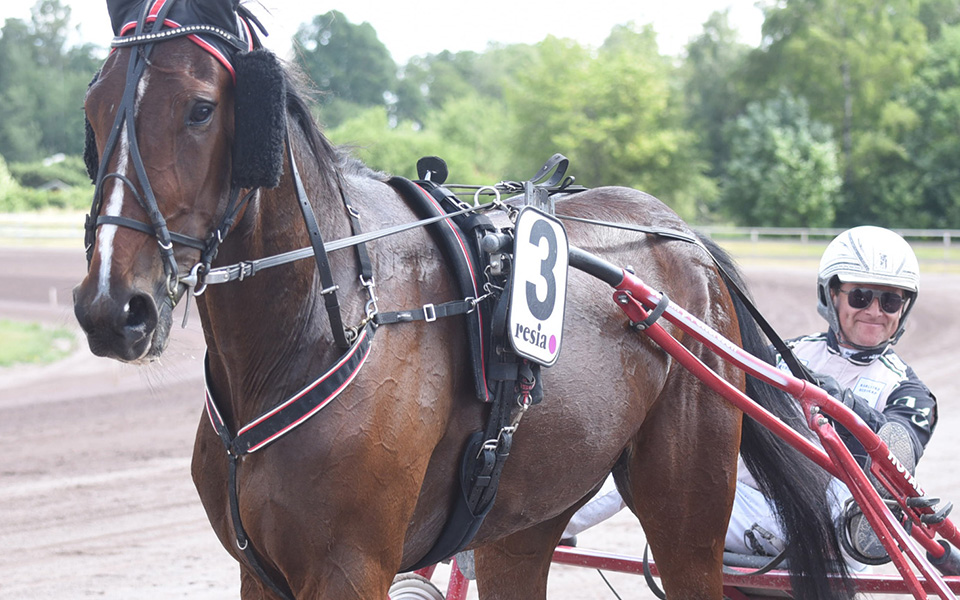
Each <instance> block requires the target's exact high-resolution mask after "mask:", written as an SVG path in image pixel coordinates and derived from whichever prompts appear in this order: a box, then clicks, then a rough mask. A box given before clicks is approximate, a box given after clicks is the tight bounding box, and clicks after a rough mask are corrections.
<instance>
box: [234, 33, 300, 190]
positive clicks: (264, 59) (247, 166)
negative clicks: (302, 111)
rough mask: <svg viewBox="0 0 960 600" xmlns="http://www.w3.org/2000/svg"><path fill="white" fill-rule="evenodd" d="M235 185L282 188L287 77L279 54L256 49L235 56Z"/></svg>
mask: <svg viewBox="0 0 960 600" xmlns="http://www.w3.org/2000/svg"><path fill="white" fill-rule="evenodd" d="M233 68H234V71H235V72H236V74H237V86H236V94H235V96H236V97H235V99H234V117H233V122H234V134H233V135H234V137H233V183H234V184H236V185H238V186H239V187H241V188H256V187H266V188H274V187H277V186H278V185H280V175H281V174H282V172H283V148H284V141H285V138H286V103H287V94H286V84H285V82H286V77H285V76H284V72H283V67H282V66H281V65H280V61H279V60H278V59H277V57H276V55H274V54H273V53H272V52H270V51H268V50H253V51H252V52H243V53H239V54H237V55H236V57H235V58H234V62H233Z"/></svg>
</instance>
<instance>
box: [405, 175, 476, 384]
mask: <svg viewBox="0 0 960 600" xmlns="http://www.w3.org/2000/svg"><path fill="white" fill-rule="evenodd" d="M387 183H389V184H390V186H391V187H393V188H394V189H395V190H397V193H399V194H400V196H401V197H402V198H403V199H404V201H405V202H406V203H407V205H408V206H410V208H411V209H412V210H413V211H414V212H415V213H417V215H418V216H419V217H420V218H421V219H428V218H431V217H437V216H440V215H442V214H446V213H447V212H450V210H448V207H449V208H450V209H454V210H455V209H456V208H458V207H457V206H455V205H453V204H452V201H451V198H453V201H455V197H454V196H453V194H452V193H451V192H449V191H448V190H445V189H444V188H442V187H439V186H436V185H435V184H432V183H430V182H429V181H423V182H417V183H414V182H413V181H410V180H409V179H405V178H403V177H392V178H391V179H390V180H389V181H388V182H387ZM463 218H467V217H463ZM471 218H472V221H473V222H474V223H475V222H476V215H474V216H472V217H471ZM488 221H489V220H488ZM490 228H493V225H492V223H491V224H490ZM427 229H428V230H429V231H430V234H431V235H432V236H433V237H434V239H435V240H436V241H437V244H438V245H439V246H440V249H441V252H443V255H444V257H445V258H446V261H447V265H448V267H449V268H450V271H451V273H452V274H453V276H454V279H455V280H456V281H457V284H458V286H459V290H460V293H461V294H462V295H463V297H464V298H479V297H481V296H482V295H483V294H484V291H483V276H482V273H483V271H482V270H481V268H480V265H481V264H482V263H481V262H480V260H479V256H478V254H479V248H478V243H477V240H476V235H475V234H472V235H473V237H470V235H467V234H466V233H465V232H464V231H463V230H462V229H461V228H460V226H459V225H458V224H457V223H455V222H454V221H453V220H452V219H444V220H442V221H438V222H436V223H432V224H430V225H427ZM488 311H489V302H488V301H483V302H481V303H480V304H479V305H478V306H477V310H475V311H473V312H471V313H468V314H467V315H465V316H466V325H467V340H468V342H469V347H470V353H469V354H470V362H471V365H472V371H473V376H474V384H475V391H476V395H477V398H478V399H480V400H482V401H484V402H490V401H491V400H492V392H491V391H490V390H488V389H487V384H486V364H485V360H486V356H487V352H486V348H485V344H486V340H488V339H489V337H487V336H486V335H485V332H486V330H485V326H484V324H485V323H486V322H488V318H486V317H487V313H488Z"/></svg>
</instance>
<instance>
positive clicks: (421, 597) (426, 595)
mask: <svg viewBox="0 0 960 600" xmlns="http://www.w3.org/2000/svg"><path fill="white" fill-rule="evenodd" d="M390 600H443V592H441V591H440V590H438V589H437V586H435V585H433V584H432V583H430V580H429V579H427V578H426V577H421V576H420V575H417V574H416V573H403V574H401V575H397V576H396V577H394V578H393V583H392V584H390Z"/></svg>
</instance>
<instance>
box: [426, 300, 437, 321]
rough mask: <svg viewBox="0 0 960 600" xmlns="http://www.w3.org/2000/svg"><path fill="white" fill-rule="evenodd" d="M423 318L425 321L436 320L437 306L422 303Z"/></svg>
mask: <svg viewBox="0 0 960 600" xmlns="http://www.w3.org/2000/svg"><path fill="white" fill-rule="evenodd" d="M423 320H424V321H426V322H427V323H433V322H434V321H436V320H437V307H436V306H434V305H433V304H424V305H423Z"/></svg>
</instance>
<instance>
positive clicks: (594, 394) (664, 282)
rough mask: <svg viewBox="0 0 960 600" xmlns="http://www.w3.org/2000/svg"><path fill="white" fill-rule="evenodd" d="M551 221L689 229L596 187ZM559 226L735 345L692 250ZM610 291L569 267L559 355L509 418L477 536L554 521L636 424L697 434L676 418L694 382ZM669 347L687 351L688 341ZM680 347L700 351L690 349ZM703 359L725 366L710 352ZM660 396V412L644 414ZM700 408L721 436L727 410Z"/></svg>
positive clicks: (649, 204) (656, 206) (715, 285)
mask: <svg viewBox="0 0 960 600" xmlns="http://www.w3.org/2000/svg"><path fill="white" fill-rule="evenodd" d="M557 214H559V215H573V216H579V217H585V218H592V219H598V220H604V221H616V222H622V223H630V224H637V225H645V226H660V227H668V228H673V229H678V230H681V231H685V232H689V231H690V230H689V228H688V227H687V226H686V225H685V224H684V223H683V222H682V221H681V220H680V219H679V218H678V217H677V216H676V215H675V214H674V213H673V212H672V211H670V210H669V209H668V208H667V207H665V206H664V205H663V204H662V203H660V202H659V201H658V200H656V199H655V198H653V197H651V196H648V195H646V194H642V193H640V192H636V191H634V190H629V189H623V188H599V189H596V190H591V191H589V192H584V193H581V194H577V195H574V196H571V197H568V198H567V199H565V200H564V201H562V202H559V203H558V204H557ZM564 225H565V227H566V229H567V231H568V235H569V237H570V244H571V245H573V246H577V247H579V248H581V249H583V250H586V251H588V252H591V253H594V254H596V255H598V256H601V257H602V258H604V259H606V260H608V261H609V262H611V263H613V264H616V265H618V266H623V267H626V266H628V265H629V266H631V267H633V268H634V269H635V272H636V273H637V275H638V276H639V277H640V278H641V279H643V280H644V281H645V282H646V283H648V284H649V285H650V286H652V287H653V288H654V289H658V290H662V291H664V292H666V293H667V294H668V295H669V297H670V299H671V301H673V302H676V303H678V304H679V305H680V306H683V307H684V308H686V309H687V310H689V311H690V312H692V313H693V314H694V315H696V316H698V317H700V318H702V319H703V320H704V321H705V322H707V323H708V324H709V325H711V326H713V327H715V328H717V329H719V330H720V331H721V332H722V333H724V334H725V335H727V336H728V337H731V338H732V339H734V340H735V341H736V340H738V339H739V337H738V334H737V322H736V318H735V317H733V316H732V315H731V314H730V313H732V306H731V305H730V303H729V299H728V297H727V294H726V291H725V290H724V288H723V285H722V284H721V282H720V281H719V279H718V278H717V277H716V275H715V272H714V271H713V267H712V263H711V262H710V259H709V257H708V256H707V255H706V254H705V253H704V252H703V251H702V250H701V249H700V248H699V247H697V246H696V245H694V244H690V243H687V242H683V241H676V240H668V239H665V238H660V237H656V236H649V235H645V234H642V233H638V232H631V231H623V230H617V229H611V228H605V227H599V226H595V225H587V224H581V223H576V222H571V221H567V222H565V223H564ZM612 292H613V290H612V289H611V288H610V287H609V286H608V285H607V284H605V283H602V282H600V281H599V280H597V279H595V278H593V277H591V276H589V275H586V274H585V273H582V272H580V271H578V270H576V269H573V268H571V269H570V271H569V283H568V297H567V305H566V320H565V328H564V338H563V347H562V350H561V354H560V358H559V360H558V362H557V363H556V364H555V365H554V366H553V367H551V368H544V369H543V370H542V374H543V385H544V399H543V402H542V403H541V404H539V405H537V406H534V407H532V408H531V409H530V410H529V411H528V414H527V415H526V416H525V417H524V418H523V420H522V421H521V424H520V427H519V429H518V431H517V434H516V436H515V439H514V446H513V449H512V451H511V456H510V459H509V460H508V461H507V466H506V468H505V469H504V475H503V480H502V482H501V491H500V494H499V495H498V497H497V505H496V506H495V508H494V510H493V512H492V513H491V515H490V517H488V521H489V523H487V524H485V526H484V527H483V528H482V529H481V531H480V537H481V538H486V537H498V536H500V535H502V534H504V533H506V532H509V531H516V530H518V529H523V528H524V527H525V526H529V525H532V524H534V523H536V522H538V521H539V520H543V519H546V518H551V517H553V516H556V515H557V514H559V513H560V512H562V511H563V510H564V509H566V508H567V507H568V506H570V505H572V504H573V503H574V502H576V501H577V500H579V499H580V498H582V497H583V496H584V495H585V494H587V493H589V492H590V490H591V489H593V488H594V487H595V486H597V485H598V484H599V483H600V482H601V481H602V480H603V478H604V477H605V476H606V474H607V473H608V472H609V471H610V468H611V467H612V466H613V465H614V463H615V462H616V461H617V459H618V458H619V457H620V456H621V454H622V453H623V451H624V450H625V449H626V450H628V451H630V450H632V446H631V444H634V442H635V438H636V437H637V435H638V432H639V431H640V429H641V427H643V426H644V423H645V422H647V421H648V418H649V420H650V421H653V420H654V419H656V423H655V424H654V426H657V427H663V428H673V429H676V430H680V429H682V430H683V431H681V432H680V433H681V434H687V433H694V429H697V428H698V427H700V428H702V427H703V426H702V425H699V426H698V424H697V423H693V422H691V421H693V420H694V419H693V418H690V417H684V416H683V415H684V411H685V409H690V408H694V407H696V410H702V407H699V406H697V405H695V404H694V403H695V402H697V399H696V398H693V397H692V396H694V395H697V396H703V394H702V393H701V392H702V390H700V389H692V387H693V386H698V385H699V383H697V382H694V381H693V379H692V377H691V376H690V375H689V373H686V372H685V371H684V370H683V369H682V367H680V366H679V365H678V364H677V363H675V362H673V361H671V360H669V358H668V357H667V356H666V354H665V352H664V351H663V350H661V349H660V348H659V347H657V346H656V345H655V344H654V343H653V342H652V341H650V340H649V338H647V337H646V336H644V335H643V334H642V333H638V332H635V331H633V330H631V329H629V328H628V327H627V318H626V316H625V315H624V314H623V312H622V311H620V310H619V309H618V308H617V306H616V305H615V304H614V302H613V300H612ZM728 311H729V312H728ZM660 323H661V324H665V325H666V326H667V328H668V330H669V331H671V333H673V334H674V335H677V334H678V333H679V332H678V331H677V330H676V328H674V327H673V326H671V325H669V324H666V323H665V320H664V319H661V321H660ZM678 337H680V336H678ZM680 339H681V340H682V341H684V343H685V344H686V345H688V346H691V341H690V340H683V338H682V337H680ZM691 347H693V348H694V349H695V351H697V352H702V349H701V346H700V345H699V344H696V343H694V344H693V345H692V346H691ZM704 358H705V359H706V360H707V362H708V363H713V364H714V366H718V367H720V368H721V370H722V371H724V370H725V369H726V367H725V366H724V365H718V364H717V362H718V361H715V360H713V358H712V357H711V356H709V355H707V356H706V357H704ZM662 397H667V402H669V404H670V405H671V406H669V407H666V408H665V409H664V410H659V411H656V410H654V409H655V407H656V403H657V400H658V398H662ZM712 400H714V401H716V399H712ZM707 410H709V411H716V413H715V415H712V416H711V418H713V419H715V420H714V423H715V424H716V428H715V429H716V430H717V431H718V432H722V434H729V428H728V427H725V426H724V425H723V424H721V423H720V422H719V421H718V420H721V421H725V423H726V424H728V426H729V427H732V426H734V425H733V422H734V421H736V419H737V416H736V415H735V414H734V413H733V412H732V411H731V409H730V407H729V405H726V404H724V403H722V402H717V403H716V406H709V405H708V406H707ZM671 413H673V415H672V416H671ZM731 415H732V416H731ZM685 420H686V421H687V423H685V422H684V421H685ZM647 426H651V423H649V422H648V423H647ZM729 437H730V438H731V439H732V442H731V443H730V444H727V445H728V446H730V447H731V448H733V450H732V456H733V460H735V453H736V450H735V445H736V439H735V438H736V436H729ZM718 450H719V449H718ZM727 450H730V448H727ZM731 466H733V465H731Z"/></svg>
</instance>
